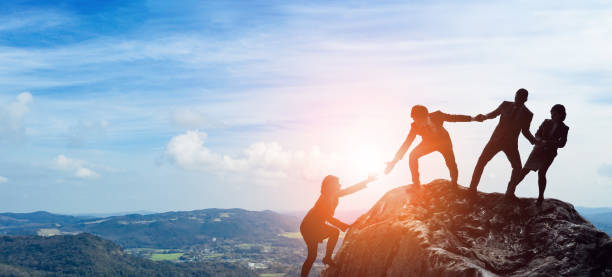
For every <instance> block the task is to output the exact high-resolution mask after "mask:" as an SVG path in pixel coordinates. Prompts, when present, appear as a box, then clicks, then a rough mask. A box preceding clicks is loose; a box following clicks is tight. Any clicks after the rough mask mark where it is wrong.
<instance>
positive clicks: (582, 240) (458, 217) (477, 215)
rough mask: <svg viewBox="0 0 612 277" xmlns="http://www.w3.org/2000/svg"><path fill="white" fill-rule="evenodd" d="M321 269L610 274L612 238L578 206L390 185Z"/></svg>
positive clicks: (442, 185) (445, 186)
mask: <svg viewBox="0 0 612 277" xmlns="http://www.w3.org/2000/svg"><path fill="white" fill-rule="evenodd" d="M335 262H336V264H337V266H335V267H331V268H328V269H326V270H325V271H324V272H323V273H322V274H321V276H325V277H331V276H407V275H409V276H496V275H503V276H562V275H563V276H609V275H611V274H612V239H610V237H609V236H608V235H607V234H605V233H604V232H602V231H600V230H597V229H596V228H595V227H594V226H593V225H592V224H591V223H589V222H588V221H586V220H585V219H584V218H583V217H582V216H580V214H578V212H576V210H575V209H574V207H573V206H572V205H571V204H569V203H565V202H563V201H559V200H555V199H546V200H545V201H544V204H543V205H542V207H541V208H538V207H536V206H535V199H533V198H521V199H519V200H517V201H514V202H509V203H508V202H504V200H503V194H499V193H482V192H479V193H478V195H477V196H476V197H473V198H470V197H469V196H468V192H467V189H465V188H463V187H459V188H458V189H453V188H452V187H451V186H450V183H449V182H448V181H446V180H435V181H433V182H431V183H429V184H427V185H424V186H422V188H421V189H418V190H415V189H412V190H410V189H409V188H408V187H407V186H406V187H399V188H396V189H393V190H391V191H389V192H387V193H386V194H385V195H384V196H383V197H382V198H381V199H380V200H379V201H378V202H377V203H376V204H375V205H374V206H373V207H372V208H371V209H370V210H369V211H368V212H367V213H366V214H364V215H362V216H361V217H359V219H358V220H357V221H356V222H355V223H354V224H353V225H352V226H351V229H350V230H349V232H348V234H347V235H346V237H345V239H344V242H343V244H342V247H341V248H340V250H339V251H338V253H337V254H336V256H335Z"/></svg>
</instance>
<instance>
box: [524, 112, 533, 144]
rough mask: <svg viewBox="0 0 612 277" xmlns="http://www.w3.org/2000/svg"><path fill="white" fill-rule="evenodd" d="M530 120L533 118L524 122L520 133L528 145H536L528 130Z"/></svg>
mask: <svg viewBox="0 0 612 277" xmlns="http://www.w3.org/2000/svg"><path fill="white" fill-rule="evenodd" d="M532 118H533V116H531V117H529V119H528V120H526V121H525V124H523V129H522V130H521V132H522V133H523V136H525V138H527V140H528V141H529V143H531V144H535V143H536V139H535V137H534V136H533V135H532V134H531V131H530V130H529V127H530V126H531V119H532Z"/></svg>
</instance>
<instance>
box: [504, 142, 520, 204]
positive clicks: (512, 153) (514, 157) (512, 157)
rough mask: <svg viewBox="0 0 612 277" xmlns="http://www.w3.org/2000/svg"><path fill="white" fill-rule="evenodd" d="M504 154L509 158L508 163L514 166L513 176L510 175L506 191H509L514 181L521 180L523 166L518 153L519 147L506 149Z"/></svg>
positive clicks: (511, 146)
mask: <svg viewBox="0 0 612 277" xmlns="http://www.w3.org/2000/svg"><path fill="white" fill-rule="evenodd" d="M504 153H505V154H506V157H508V161H510V165H511V166H512V174H511V175H510V180H509V181H508V187H507V188H506V191H509V190H510V186H511V185H512V180H518V179H519V177H520V174H521V170H522V167H523V165H522V164H521V154H520V153H519V151H518V145H510V146H507V147H504ZM513 193H514V192H513Z"/></svg>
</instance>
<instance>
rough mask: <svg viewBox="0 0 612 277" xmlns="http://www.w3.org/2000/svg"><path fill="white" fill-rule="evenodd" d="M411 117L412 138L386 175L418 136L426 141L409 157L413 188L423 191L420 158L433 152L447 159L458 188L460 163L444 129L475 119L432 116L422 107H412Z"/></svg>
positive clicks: (434, 113)
mask: <svg viewBox="0 0 612 277" xmlns="http://www.w3.org/2000/svg"><path fill="white" fill-rule="evenodd" d="M410 116H411V117H412V119H413V120H414V122H413V123H412V125H411V127H410V132H409V133H408V137H406V140H405V141H404V143H403V144H402V146H401V147H400V148H399V150H397V153H396V154H395V157H394V158H393V160H391V161H390V162H387V167H386V169H385V174H389V173H390V172H391V170H393V167H395V165H396V164H397V162H398V161H399V160H401V159H402V158H403V157H404V155H405V154H406V152H407V151H408V148H410V145H411V144H412V142H413V141H414V139H415V138H416V136H417V135H419V136H421V138H422V141H421V143H420V144H419V145H417V146H416V147H415V148H414V149H413V150H412V152H410V155H409V161H408V165H409V166H410V173H411V174H412V183H413V188H419V187H420V184H421V182H420V179H419V158H421V157H422V156H425V155H427V154H429V153H432V152H436V151H437V152H440V154H442V156H443V157H444V161H445V162H446V166H447V167H448V171H449V172H450V177H451V184H452V185H453V186H454V187H456V186H457V177H458V175H459V174H458V170H457V162H456V161H455V153H454V152H453V144H452V142H451V138H450V135H449V134H448V131H447V130H446V129H445V128H444V122H470V121H474V120H475V118H474V117H472V116H469V115H453V114H446V113H443V112H441V111H435V112H432V113H429V111H428V110H427V108H426V107H425V106H422V105H415V106H414V107H412V110H411V112H410Z"/></svg>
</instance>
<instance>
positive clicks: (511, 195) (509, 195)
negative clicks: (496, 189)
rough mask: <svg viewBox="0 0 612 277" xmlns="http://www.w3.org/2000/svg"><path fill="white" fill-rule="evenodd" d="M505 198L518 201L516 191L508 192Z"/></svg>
mask: <svg viewBox="0 0 612 277" xmlns="http://www.w3.org/2000/svg"><path fill="white" fill-rule="evenodd" d="M504 200H506V201H508V202H513V201H518V200H519V199H518V197H516V195H514V193H512V194H510V193H506V195H504Z"/></svg>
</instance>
